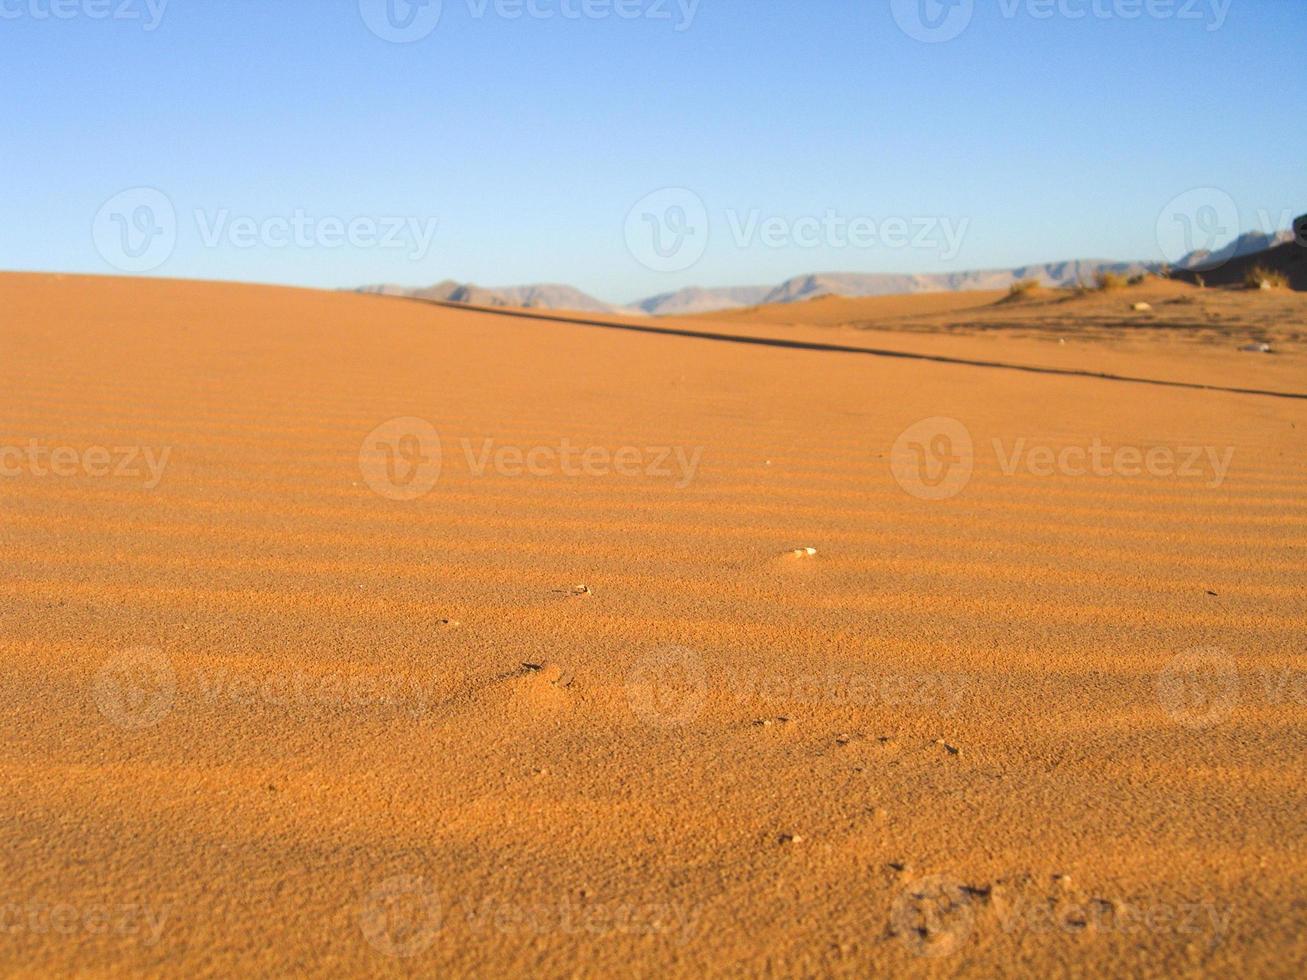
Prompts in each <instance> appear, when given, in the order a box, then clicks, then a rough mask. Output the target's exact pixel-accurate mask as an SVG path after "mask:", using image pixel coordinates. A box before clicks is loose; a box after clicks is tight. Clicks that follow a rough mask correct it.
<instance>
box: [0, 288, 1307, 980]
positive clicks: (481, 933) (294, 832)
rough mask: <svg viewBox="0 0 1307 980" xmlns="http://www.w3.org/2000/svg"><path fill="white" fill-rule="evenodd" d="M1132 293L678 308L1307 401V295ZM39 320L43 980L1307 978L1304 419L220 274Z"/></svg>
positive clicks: (23, 844)
mask: <svg viewBox="0 0 1307 980" xmlns="http://www.w3.org/2000/svg"><path fill="white" fill-rule="evenodd" d="M1141 289H1143V290H1145V292H1141V293H1138V294H1136V293H1134V292H1133V291H1128V290H1127V291H1122V292H1121V293H1119V294H1115V295H1112V294H1109V295H1105V296H1095V297H1086V298H1082V299H1081V300H1077V301H1075V302H1071V303H1066V304H1062V305H1056V304H1053V303H1051V302H1050V303H1047V304H1045V305H1042V306H1034V307H1028V306H1020V307H1018V306H1015V305H1005V306H998V305H995V303H994V300H995V299H996V298H997V297H995V296H990V297H987V298H986V297H980V296H967V295H965V294H951V295H949V296H947V297H946V298H934V297H919V298H906V297H893V298H888V299H876V300H858V301H846V300H821V301H817V302H814V303H808V304H799V305H796V306H789V307H786V308H785V309H786V315H787V316H793V315H794V314H795V313H796V311H801V312H802V313H803V314H804V316H806V317H808V318H807V319H801V320H798V321H795V320H785V319H781V317H780V315H779V314H775V313H774V312H772V311H770V310H761V311H759V310H752V311H746V312H739V313H730V314H726V315H723V316H720V317H715V318H699V319H688V318H687V319H684V320H672V321H667V323H668V324H669V325H670V326H672V327H675V326H677V325H678V324H681V325H684V326H686V327H687V328H689V327H692V326H694V325H698V327H699V328H702V327H703V326H704V325H705V324H715V327H714V329H715V330H716V331H718V332H721V333H731V332H735V333H737V334H738V335H739V336H758V337H764V338H765V337H784V338H810V339H812V340H813V342H814V344H816V343H818V342H822V341H823V339H824V341H829V340H830V339H831V338H833V337H835V338H841V339H840V341H839V342H840V343H848V344H852V343H861V344H865V345H868V346H875V347H881V348H892V347H897V348H899V349H903V350H913V351H918V352H922V353H927V354H935V353H939V354H943V355H947V356H949V357H956V358H972V359H976V360H988V361H1000V362H1010V363H1012V364H1025V365H1035V366H1040V365H1044V366H1067V365H1071V366H1080V367H1084V366H1088V367H1090V368H1091V369H1094V370H1118V369H1119V370H1120V371H1121V372H1122V373H1130V374H1133V375H1139V376H1143V377H1147V378H1154V379H1169V380H1178V381H1186V382H1194V383H1200V384H1206V383H1211V384H1225V385H1232V386H1241V387H1256V388H1262V389H1276V390H1279V391H1282V392H1284V393H1287V394H1293V393H1300V394H1301V393H1307V365H1305V363H1304V347H1303V339H1302V333H1303V327H1304V324H1305V323H1307V316H1304V308H1303V307H1302V305H1301V299H1300V298H1299V297H1293V296H1256V297H1246V296H1241V295H1240V296H1236V295H1234V294H1224V293H1218V292H1217V291H1213V290H1208V291H1206V292H1199V291H1197V290H1193V291H1188V292H1186V291H1183V290H1181V289H1180V287H1173V286H1170V285H1165V286H1155V287H1141ZM1148 289H1152V290H1153V292H1151V293H1149V292H1147V290H1148ZM1139 297H1142V298H1139ZM1253 300H1257V301H1259V302H1261V303H1263V304H1270V305H1259V306H1253V305H1250V304H1251V303H1252V302H1253ZM1142 301H1147V302H1149V303H1150V304H1151V305H1152V306H1153V307H1154V312H1153V314H1152V316H1151V318H1144V315H1142V314H1136V313H1135V311H1134V310H1133V309H1132V304H1133V303H1134V302H1142ZM914 303H915V304H916V305H913V304H914ZM955 303H956V304H958V305H954V304H955ZM1168 304H1170V305H1168ZM0 308H3V309H4V310H5V314H6V315H5V317H4V319H3V321H2V322H0V345H2V348H3V351H4V353H5V366H6V381H7V383H6V385H5V386H4V389H3V393H2V394H0V403H2V404H3V412H0V430H3V431H0V467H4V469H3V473H4V475H3V477H2V478H0V534H2V535H3V541H4V550H3V561H4V566H5V575H4V577H3V580H2V582H0V589H2V590H3V594H2V595H0V665H2V667H0V669H2V671H3V685H2V686H0V690H2V691H3V692H4V693H3V695H0V712H2V713H3V721H4V728H5V731H6V732H7V734H8V737H7V738H6V739H5V742H4V749H3V752H4V755H3V757H2V761H0V764H2V765H3V769H4V773H5V776H6V779H5V788H6V790H7V792H6V794H5V802H4V803H2V804H0V820H2V821H3V830H4V837H5V840H6V843H7V847H6V848H5V852H6V854H7V858H6V864H5V872H6V878H7V882H8V887H7V891H6V899H5V902H6V903H7V904H6V905H5V907H4V909H3V910H2V911H3V915H4V917H5V918H4V923H3V925H4V928H5V929H6V936H5V941H4V942H3V943H0V963H2V964H3V968H4V969H5V971H6V972H13V973H16V974H33V975H51V974H64V973H86V974H97V975H98V974H108V973H141V972H157V971H159V970H160V969H163V968H166V969H167V971H168V972H170V973H177V974H184V975H212V974H224V975H229V974H231V973H232V972H235V971H236V970H237V969H238V967H239V970H240V971H241V972H250V973H260V974H262V973H268V974H276V975H286V974H294V975H340V974H343V973H360V974H363V973H366V974H380V975H390V974H393V975H450V974H457V975H482V976H491V975H496V976H497V975H506V974H513V975H524V974H527V973H528V972H529V973H530V974H533V975H543V976H572V975H578V974H579V975H592V976H606V975H615V974H617V975H621V974H629V973H631V972H637V973H639V974H641V975H670V976H687V977H688V976H700V975H703V974H705V973H714V974H729V975H754V974H765V973H775V974H777V975H785V976H809V975H827V974H829V975H837V976H867V975H898V974H902V973H909V974H917V973H922V974H931V975H933V974H936V973H938V974H940V975H945V974H964V975H974V976H991V975H1010V974H1016V973H1022V974H1028V975H1062V974H1066V973H1068V972H1072V971H1074V972H1083V973H1085V974H1098V973H1111V974H1130V975H1138V976H1175V975H1199V974H1212V975H1217V974H1240V975H1251V974H1262V975H1283V976H1288V975H1293V974H1296V972H1297V964H1301V963H1302V961H1303V960H1304V958H1305V957H1307V940H1304V938H1303V936H1304V927H1307V907H1305V906H1304V904H1303V900H1302V894H1301V892H1302V887H1301V883H1302V881H1303V876H1304V874H1305V873H1307V860H1305V859H1304V857H1303V854H1304V851H1303V848H1302V846H1301V844H1302V838H1303V820H1302V814H1303V812H1304V807H1305V805H1307V792H1305V788H1304V781H1303V777H1302V753H1303V749H1304V747H1305V739H1304V734H1303V732H1304V728H1303V725H1304V722H1305V721H1307V672H1305V670H1307V657H1305V655H1304V650H1303V637H1304V635H1307V632H1305V631H1307V589H1305V588H1304V586H1305V585H1307V550H1305V549H1307V504H1305V503H1304V500H1305V499H1307V497H1305V495H1304V490H1305V489H1307V449H1305V448H1304V442H1303V433H1304V431H1307V404H1304V401H1303V400H1301V399H1294V398H1286V397H1271V396H1250V395H1240V394H1232V393H1226V392H1221V391H1199V390H1187V389H1176V388H1167V387H1161V386H1158V385H1152V384H1136V383H1125V382H1113V381H1106V380H1100V379H1095V378H1087V377H1067V376H1059V375H1051V374H1041V373H1031V372H1022V371H1014V370H1009V369H1004V368H987V367H977V366H968V365H963V364H950V363H938V362H931V361H925V360H913V361H907V360H897V359H891V358H886V357H875V356H850V355H849V354H844V353H838V352H834V351H825V350H821V349H815V348H814V349H808V350H799V349H785V348H780V347H769V346H762V345H753V344H741V343H733V342H731V341H730V340H729V339H720V340H704V339H695V338H692V337H686V336H675V335H658V334H653V333H635V332H631V331H626V330H609V329H603V328H600V327H595V326H581V325H575V324H569V323H567V322H564V321H560V320H558V319H549V318H525V317H507V316H502V315H495V314H493V313H482V312H477V311H473V310H453V309H449V308H444V307H439V306H434V305H428V304H423V303H419V302H412V301H407V300H400V299H394V298H386V297H376V296H363V295H354V294H346V293H335V294H333V293H319V292H312V291H302V290H290V289H274V288H264V287H246V286H234V285H225V284H211V283H194V282H176V281H139V280H137V281H132V280H122V279H102V278H86V277H73V276H67V277H63V276H59V277H55V276H32V275H3V276H0ZM1136 320H1138V326H1137V327H1134V326H1132V324H1134V323H1135V321H1136ZM614 322H619V323H620V322H626V321H620V320H615V321H614ZM660 323H662V321H660ZM1260 335H1267V336H1270V337H1271V338H1272V339H1273V340H1274V343H1275V345H1276V346H1277V348H1278V349H1279V350H1280V353H1278V354H1276V355H1274V356H1266V355H1252V354H1244V353H1241V352H1239V351H1238V349H1237V347H1238V346H1239V342H1241V341H1244V340H1246V338H1248V337H1254V336H1260ZM1059 341H1066V342H1065V343H1060V342H1059ZM397 420H398V421H397ZM423 423H425V426H424V425H423ZM431 433H435V435H436V437H438V444H437V442H436V440H435V438H433V436H432V435H431ZM967 442H970V444H971V447H972V448H971V450H970V451H968V449H967V445H966V444H967ZM33 447H35V448H33ZM101 450H103V452H101ZM34 460H35V461H34ZM1096 460H1097V464H1101V465H1096V462H1095V461H1096ZM808 548H811V549H814V550H815V554H809V553H808V552H807V551H806V550H804V549H808Z"/></svg>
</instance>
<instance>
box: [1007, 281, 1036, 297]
mask: <svg viewBox="0 0 1307 980" xmlns="http://www.w3.org/2000/svg"><path fill="white" fill-rule="evenodd" d="M1043 288H1044V284H1043V283H1042V282H1040V281H1039V280H1038V279H1021V280H1019V281H1017V282H1014V283H1013V284H1012V285H1011V286H1010V287H1009V288H1008V291H1007V292H1008V295H1009V296H1029V295H1030V294H1031V293H1033V292H1035V291H1036V290H1039V289H1043Z"/></svg>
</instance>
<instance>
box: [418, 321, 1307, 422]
mask: <svg viewBox="0 0 1307 980" xmlns="http://www.w3.org/2000/svg"><path fill="white" fill-rule="evenodd" d="M396 298H397V299H413V300H415V301H416V302H418V303H427V304H429V305H431V306H443V307H446V308H448V309H451V310H463V311H465V312H471V313H489V314H491V315H493V316H509V317H518V318H520V319H523V320H536V321H539V322H541V323H568V324H572V325H574V326H579V327H602V328H604V329H606V330H627V331H630V332H632V333H648V334H661V335H663V336H668V337H688V338H690V339H692V340H715V341H719V342H725V343H731V344H747V345H750V346H754V347H780V348H783V349H786V350H806V351H827V352H831V353H837V354H863V355H865V356H869V357H892V358H897V359H899V360H903V361H932V362H934V363H936V364H957V365H962V366H964V367H981V368H997V369H999V370H1003V371H1023V372H1025V373H1027V374H1053V375H1061V376H1063V377H1069V378H1095V379H1097V380H1099V381H1123V382H1126V383H1128V384H1140V385H1157V386H1159V387H1163V388H1188V389H1190V390H1193V391H1221V392H1226V393H1227V394H1232V395H1261V396H1263V397H1266V398H1292V399H1299V400H1307V394H1302V393H1298V392H1293V391H1269V390H1267V389H1264V388H1228V387H1225V386H1224V385H1205V384H1198V383H1197V382H1194V381H1165V380H1162V379H1159V378H1139V377H1134V376H1132V375H1128V374H1110V373H1108V372H1106V371H1083V370H1079V369H1077V368H1055V367H1036V366H1034V365H1031V364H1010V363H1008V362H1006V361H982V360H976V359H973V358H968V357H949V356H948V355H946V354H916V353H912V352H911V351H899V350H885V349H883V348H877V347H854V346H852V345H849V344H822V343H817V342H815V341H807V340H784V339H782V338H780V337H748V336H742V335H739V334H731V333H713V332H712V331H709V330H689V329H686V328H685V327H655V326H647V325H644V324H636V323H614V322H612V321H611V320H592V319H588V318H585V317H576V316H567V315H553V314H545V315H542V314H539V313H532V312H530V311H528V310H513V309H503V308H501V307H496V306H470V305H468V304H466V303H451V302H447V301H445V300H439V299H418V298H416V297H409V296H399V297H396Z"/></svg>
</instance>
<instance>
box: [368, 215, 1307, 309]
mask: <svg viewBox="0 0 1307 980" xmlns="http://www.w3.org/2000/svg"><path fill="white" fill-rule="evenodd" d="M1292 242H1294V233H1293V232H1292V231H1282V232H1277V233H1275V234H1263V233H1261V232H1249V233H1247V234H1245V235H1241V236H1240V237H1239V238H1237V239H1235V240H1234V241H1233V242H1231V243H1230V244H1229V245H1227V246H1226V247H1225V248H1223V249H1221V250H1220V251H1218V252H1215V253H1212V252H1210V251H1197V252H1193V253H1191V254H1189V255H1187V256H1185V257H1184V258H1183V259H1182V260H1181V261H1180V262H1178V263H1177V264H1176V266H1175V271H1176V272H1177V273H1187V274H1193V273H1197V272H1201V271H1202V270H1203V269H1204V268H1211V267H1213V266H1223V265H1225V264H1226V263H1234V264H1238V265H1240V266H1242V265H1243V264H1246V263H1244V262H1243V261H1242V260H1245V259H1248V258H1249V257H1252V256H1257V255H1260V254H1262V253H1269V252H1271V251H1275V252H1276V255H1277V257H1278V255H1279V253H1278V251H1277V250H1282V249H1284V247H1285V246H1287V245H1289V244H1290V243H1292ZM1295 247H1296V246H1295ZM1299 251H1302V250H1301V249H1300V250H1299ZM1295 255H1296V253H1295ZM1158 268H1159V265H1158V264H1157V263H1148V262H1115V261H1112V260H1110V259H1072V260H1069V261H1065V262H1046V263H1043V264H1042V265H1023V266H1018V267H1016V268H1013V269H978V270H972V271H969V272H952V273H931V274H924V275H897V274H892V273H875V272H872V273H861V272H823V273H815V274H812V275H806V276H796V277H794V278H793V279H787V280H786V281H785V282H783V283H781V284H780V285H779V286H726V287H720V288H703V287H699V286H692V287H689V288H687V289H679V290H677V291H676V292H671V293H661V294H659V295H657V296H650V297H649V298H648V299H642V300H639V301H637V302H635V303H632V304H631V305H630V306H615V305H613V304H612V303H605V302H604V301H603V300H600V299H596V298H595V297H593V296H590V295H588V294H586V293H583V292H582V291H581V290H579V289H576V288H575V287H573V286H565V285H556V284H545V285H534V286H502V287H494V288H489V287H482V286H474V285H472V284H470V283H458V282H454V281H452V280H447V281H445V282H442V283H438V284H436V285H435V286H431V287H428V288H425V289H409V288H405V287H402V286H365V287H363V288H362V289H360V290H358V292H361V293H380V294H383V295H388V296H409V297H413V298H416V299H434V300H442V301H444V302H448V303H466V304H468V305H470V306H518V307H527V308H535V309H545V310H577V311H580V312H584V313H620V314H627V315H649V316H677V315H680V316H689V315H693V314H696V313H711V312H714V311H717V310H730V309H739V308H742V307H748V306H761V305H770V304H773V303H802V302H804V301H805V300H810V299H816V298H817V297H818V296H831V295H834V296H855V297H856V296H890V295H896V294H903V293H937V292H961V291H963V290H976V289H993V290H1002V289H1007V288H1009V287H1010V286H1012V285H1013V284H1014V283H1017V282H1021V281H1023V280H1029V279H1034V280H1037V281H1038V282H1041V283H1043V284H1044V285H1046V286H1053V287H1056V286H1075V285H1077V284H1079V283H1088V282H1093V281H1094V278H1095V276H1097V275H1098V274H1099V273H1100V272H1114V273H1120V274H1123V275H1136V274H1138V273H1142V272H1149V271H1154V270H1156V269H1158ZM1212 282H1213V284H1214V285H1215V284H1216V282H1217V280H1212ZM1295 286H1296V281H1295ZM1296 288H1301V287H1296Z"/></svg>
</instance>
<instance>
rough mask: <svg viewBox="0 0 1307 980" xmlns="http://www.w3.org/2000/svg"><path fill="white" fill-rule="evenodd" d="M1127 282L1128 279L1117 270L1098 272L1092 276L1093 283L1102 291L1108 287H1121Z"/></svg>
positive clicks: (1128, 281) (1127, 283)
mask: <svg viewBox="0 0 1307 980" xmlns="http://www.w3.org/2000/svg"><path fill="white" fill-rule="evenodd" d="M1129 283H1130V280H1129V279H1128V278H1127V277H1126V276H1124V275H1122V274H1121V273H1119V272H1100V273H1098V275H1096V276H1094V285H1095V286H1097V287H1098V288H1099V289H1101V290H1103V291H1104V292H1106V291H1107V290H1109V289H1121V288H1123V287H1125V286H1127V285H1129Z"/></svg>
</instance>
